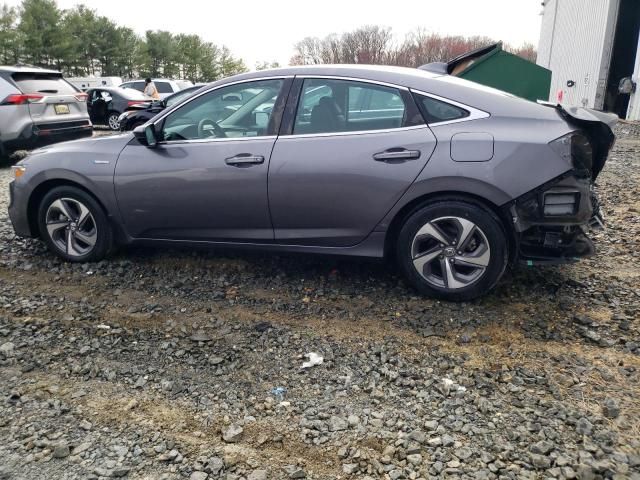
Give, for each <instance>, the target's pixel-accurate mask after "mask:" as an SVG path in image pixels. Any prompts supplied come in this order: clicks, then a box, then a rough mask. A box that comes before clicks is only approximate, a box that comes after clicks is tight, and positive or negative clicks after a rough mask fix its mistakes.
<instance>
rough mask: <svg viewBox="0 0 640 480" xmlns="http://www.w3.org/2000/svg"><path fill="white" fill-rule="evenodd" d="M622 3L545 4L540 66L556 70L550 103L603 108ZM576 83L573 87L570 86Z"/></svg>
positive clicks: (571, 0) (555, 0)
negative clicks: (561, 95)
mask: <svg viewBox="0 0 640 480" xmlns="http://www.w3.org/2000/svg"><path fill="white" fill-rule="evenodd" d="M618 5H619V0H548V1H546V2H545V7H544V14H543V19H542V30H541V34H540V43H539V45H538V47H539V49H540V50H541V52H542V55H540V58H539V60H538V63H539V64H540V65H542V66H543V67H546V68H549V69H550V70H551V71H552V77H551V90H550V92H549V100H550V101H552V102H555V101H557V100H558V92H559V91H560V90H561V91H562V92H563V100H562V103H563V104H564V105H579V106H587V107H591V108H602V104H603V101H604V91H605V88H606V83H607V76H608V72H609V64H610V57H611V49H612V45H613V38H614V33H615V24H616V20H617V13H618ZM568 82H573V86H569V85H570V83H569V84H568Z"/></svg>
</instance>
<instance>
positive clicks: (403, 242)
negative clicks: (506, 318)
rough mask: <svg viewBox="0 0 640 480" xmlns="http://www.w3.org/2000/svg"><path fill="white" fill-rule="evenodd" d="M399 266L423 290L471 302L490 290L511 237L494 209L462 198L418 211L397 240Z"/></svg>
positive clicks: (501, 269) (501, 270) (502, 266)
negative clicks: (507, 234) (508, 237)
mask: <svg viewBox="0 0 640 480" xmlns="http://www.w3.org/2000/svg"><path fill="white" fill-rule="evenodd" d="M397 254H398V262H399V265H400V268H401V269H402V271H403V273H404V275H405V277H406V278H407V279H408V280H409V282H410V283H411V284H412V285H413V286H414V287H415V288H416V289H417V290H418V291H420V292H421V293H423V294H426V295H428V296H432V297H436V298H441V299H444V300H452V301H467V300H472V299H474V298H477V297H480V296H482V295H484V294H486V293H487V292H489V291H490V290H491V289H492V288H493V287H494V286H495V285H496V283H497V282H498V280H499V279H500V277H501V276H502V274H503V273H504V270H505V268H506V266H507V262H508V246H507V238H506V235H505V232H504V228H503V226H502V223H501V221H500V219H499V218H498V217H497V216H496V215H495V214H494V213H493V212H492V211H490V210H489V209H487V208H484V207H483V206H480V205H477V204H475V203H471V202H466V201H461V200H446V201H436V202H433V203H430V204H427V205H424V206H422V207H421V208H419V209H417V210H416V211H414V212H413V213H412V214H411V215H410V216H409V218H408V219H407V220H406V221H405V223H404V225H403V227H402V229H401V230H400V234H399V237H398V243H397Z"/></svg>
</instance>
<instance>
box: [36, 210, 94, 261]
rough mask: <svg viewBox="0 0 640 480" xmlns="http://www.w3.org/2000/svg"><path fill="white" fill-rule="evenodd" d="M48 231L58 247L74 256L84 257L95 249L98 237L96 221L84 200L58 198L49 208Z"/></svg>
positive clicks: (47, 216) (46, 220)
mask: <svg viewBox="0 0 640 480" xmlns="http://www.w3.org/2000/svg"><path fill="white" fill-rule="evenodd" d="M45 223H46V227H47V233H48V235H49V237H50V238H51V241H52V242H53V243H54V244H55V246H56V247H57V248H59V249H60V250H61V251H63V252H65V253H66V254H67V255H69V256H72V257H82V256H84V255H87V254H88V253H90V252H91V250H93V248H94V246H95V244H96V241H97V239H98V230H97V226H96V221H95V219H94V218H93V215H92V214H91V211H90V210H89V209H88V208H87V206H86V205H84V204H83V203H82V202H80V201H78V200H75V199H73V198H58V199H57V200H55V201H53V202H52V203H51V205H49V208H48V209H47V214H46V217H45Z"/></svg>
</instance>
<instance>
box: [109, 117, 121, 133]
mask: <svg viewBox="0 0 640 480" xmlns="http://www.w3.org/2000/svg"><path fill="white" fill-rule="evenodd" d="M108 122H109V128H110V129H111V130H120V122H119V121H118V116H117V115H109V118H108Z"/></svg>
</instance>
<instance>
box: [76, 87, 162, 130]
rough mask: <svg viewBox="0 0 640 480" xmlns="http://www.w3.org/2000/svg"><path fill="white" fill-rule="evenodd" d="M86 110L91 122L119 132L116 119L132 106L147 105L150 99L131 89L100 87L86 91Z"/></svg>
mask: <svg viewBox="0 0 640 480" xmlns="http://www.w3.org/2000/svg"><path fill="white" fill-rule="evenodd" d="M87 95H88V97H87V108H88V110H89V116H90V117H91V121H92V122H93V123H95V124H98V125H107V126H108V127H109V128H110V129H111V130H120V124H119V123H118V117H120V114H121V113H122V112H124V111H125V110H126V109H127V108H130V107H132V106H133V105H140V104H144V105H149V104H150V102H151V99H150V98H149V97H147V96H146V95H145V94H143V93H141V92H139V91H137V90H134V89H132V88H120V87H101V88H92V89H90V90H87Z"/></svg>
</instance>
